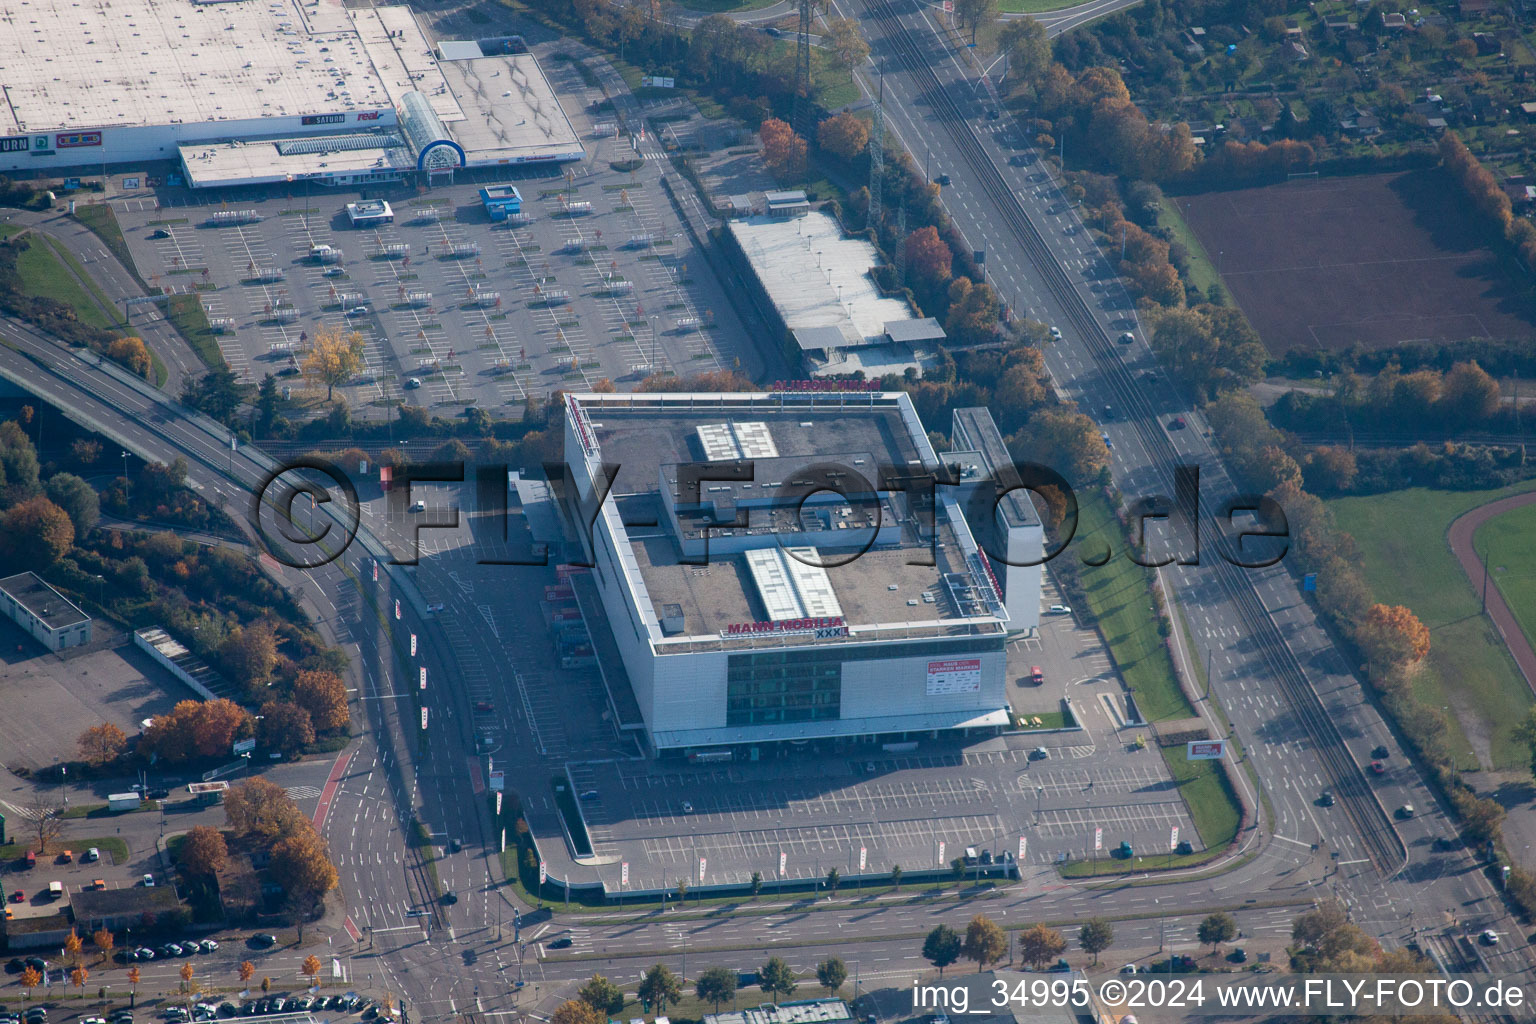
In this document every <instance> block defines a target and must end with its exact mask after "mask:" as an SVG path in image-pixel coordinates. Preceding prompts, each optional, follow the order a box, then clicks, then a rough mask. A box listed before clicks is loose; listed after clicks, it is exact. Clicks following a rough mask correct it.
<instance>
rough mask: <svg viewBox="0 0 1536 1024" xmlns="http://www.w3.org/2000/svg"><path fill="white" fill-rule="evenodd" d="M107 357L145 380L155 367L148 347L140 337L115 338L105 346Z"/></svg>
mask: <svg viewBox="0 0 1536 1024" xmlns="http://www.w3.org/2000/svg"><path fill="white" fill-rule="evenodd" d="M107 358H108V359H111V360H112V361H113V362H115V363H118V364H120V365H122V366H123V367H125V368H126V369H128V370H129V371H131V372H133V373H136V374H138V375H139V376H140V377H143V378H144V379H145V380H148V379H149V375H150V373H151V372H152V371H153V370H154V368H155V361H154V359H152V358H151V357H150V354H149V349H148V348H146V347H145V345H144V340H143V339H142V338H117V339H114V340H113V342H112V344H110V345H108V346H107Z"/></svg>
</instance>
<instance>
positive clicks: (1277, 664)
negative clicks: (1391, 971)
mask: <svg viewBox="0 0 1536 1024" xmlns="http://www.w3.org/2000/svg"><path fill="white" fill-rule="evenodd" d="M866 7H867V9H868V11H869V13H870V14H871V15H872V16H873V17H874V18H875V20H876V21H877V22H878V23H880V24H882V25H884V26H885V27H886V29H887V35H886V38H887V39H888V40H889V41H890V42H891V43H892V44H893V45H894V46H895V48H896V57H897V59H898V60H899V61H900V62H901V64H902V65H903V66H904V67H905V68H906V69H907V70H908V71H910V72H911V73H912V74H913V75H915V76H916V78H917V81H918V82H919V88H918V90H917V92H918V94H919V95H922V94H927V95H928V96H930V97H931V98H932V102H933V104H934V108H935V112H936V113H937V114H938V117H939V121H940V124H941V125H942V126H943V128H944V132H945V134H947V135H948V136H949V137H950V139H951V141H952V142H953V143H954V153H955V155H957V156H959V157H960V159H961V160H963V161H964V162H965V164H966V166H967V167H969V168H970V170H971V173H972V174H973V175H974V177H975V180H976V181H977V182H979V183H980V185H981V188H982V190H983V192H985V193H986V195H987V198H988V199H990V200H991V201H992V203H993V204H994V205H995V206H996V208H997V211H998V213H999V214H1000V216H1001V218H1002V225H1001V226H1003V227H1006V228H1007V229H1008V230H1009V231H1010V232H1012V234H1013V236H1014V237H1015V238H1016V239H1018V241H1019V243H1020V245H1022V246H1023V247H1024V250H1025V252H1026V254H1027V255H1028V256H1029V259H1030V262H1031V263H1032V264H1033V265H1034V267H1035V269H1036V271H1037V272H1038V273H1039V275H1040V277H1041V280H1042V283H1043V284H1044V285H1045V287H1046V288H1047V289H1048V290H1049V292H1050V293H1051V296H1052V297H1053V298H1054V299H1055V300H1056V302H1057V303H1058V304H1059V305H1060V306H1061V308H1062V309H1063V310H1064V311H1065V313H1066V315H1067V318H1068V320H1069V321H1070V322H1071V324H1072V326H1073V327H1074V328H1075V329H1076V330H1077V331H1078V333H1079V334H1081V336H1082V337H1083V339H1084V341H1085V342H1086V343H1087V345H1088V349H1089V352H1090V353H1091V354H1092V356H1093V359H1094V363H1095V364H1096V366H1097V367H1098V369H1099V370H1100V371H1101V372H1102V373H1103V375H1104V379H1105V381H1106V382H1107V383H1108V385H1109V386H1110V387H1111V388H1112V389H1113V392H1114V396H1115V399H1116V401H1117V402H1118V403H1119V404H1120V406H1121V407H1122V408H1124V409H1125V410H1126V411H1127V412H1128V413H1129V418H1130V422H1131V423H1132V425H1133V426H1134V429H1135V430H1136V432H1137V434H1138V436H1139V437H1140V438H1141V441H1142V444H1143V445H1145V446H1146V449H1147V451H1148V453H1149V454H1151V455H1152V457H1153V458H1154V459H1155V460H1157V461H1159V462H1162V463H1163V464H1165V465H1170V466H1172V465H1176V464H1177V463H1178V462H1179V461H1180V458H1179V455H1178V452H1177V451H1176V450H1175V449H1174V447H1173V444H1172V442H1170V441H1169V440H1168V437H1167V435H1166V434H1164V432H1163V430H1162V428H1161V426H1160V425H1159V421H1158V418H1157V416H1156V410H1154V409H1153V408H1152V404H1151V402H1150V401H1149V400H1148V398H1147V397H1146V395H1144V394H1143V393H1142V392H1141V391H1140V390H1139V389H1138V388H1137V387H1136V386H1135V382H1134V380H1133V379H1132V376H1131V374H1130V372H1129V371H1128V370H1127V369H1126V368H1125V366H1124V364H1123V363H1122V362H1121V359H1120V356H1119V354H1118V352H1117V346H1116V345H1115V344H1114V342H1113V341H1112V340H1111V339H1110V337H1109V335H1108V333H1107V332H1106V331H1105V330H1104V328H1103V327H1102V326H1101V325H1100V324H1099V322H1098V321H1097V320H1096V319H1095V318H1094V316H1093V313H1092V311H1091V310H1090V309H1089V308H1088V306H1087V304H1086V303H1085V302H1084V301H1083V298H1082V296H1081V294H1080V293H1079V292H1078V291H1077V289H1076V288H1074V287H1073V284H1072V282H1071V280H1069V279H1068V277H1067V274H1066V271H1064V270H1063V269H1062V267H1061V265H1060V263H1059V262H1058V261H1057V260H1056V258H1055V256H1054V254H1053V253H1052V252H1051V250H1050V247H1049V246H1047V245H1046V243H1045V239H1044V238H1043V237H1042V236H1041V235H1040V232H1039V231H1038V229H1036V227H1035V226H1034V224H1033V223H1032V222H1031V221H1030V219H1029V216H1028V215H1027V214H1026V213H1025V212H1024V209H1023V207H1022V206H1021V205H1020V204H1019V202H1018V199H1017V198H1016V197H1015V196H1014V194H1013V191H1012V189H1011V188H1009V186H1008V183H1007V182H1006V181H1004V180H1003V176H1002V174H1000V173H999V172H998V169H997V166H996V165H995V164H994V163H993V161H992V160H991V158H990V157H988V156H987V153H986V151H985V150H984V149H982V146H981V142H980V141H979V140H978V139H977V138H976V134H975V132H974V131H973V130H972V128H971V126H970V122H969V121H968V120H967V119H966V117H965V115H964V114H963V113H962V111H961V110H960V105H959V104H958V103H957V102H956V101H955V99H954V97H953V96H952V95H951V94H950V92H949V90H948V89H947V88H946V87H945V86H944V84H943V83H942V82H941V81H940V80H939V76H938V74H937V73H936V72H935V71H934V69H933V61H932V60H931V59H930V58H929V57H928V56H926V55H925V54H924V53H923V51H922V49H921V47H919V45H918V44H917V42H916V40H915V39H914V38H913V35H912V32H911V30H909V29H908V28H907V26H906V25H905V24H904V23H903V22H902V21H901V19H900V17H898V15H897V11H896V8H895V6H894V4H893V3H892V0H866ZM936 42H937V41H936ZM1199 513H1200V515H1201V517H1202V518H1205V517H1210V518H1209V520H1208V521H1211V522H1216V521H1219V520H1218V519H1217V514H1218V510H1216V509H1214V508H1213V507H1212V506H1211V504H1210V502H1208V501H1207V500H1205V499H1204V498H1203V497H1202V498H1201V500H1200V509H1199ZM1211 565H1212V566H1214V568H1213V571H1214V572H1215V573H1216V575H1217V578H1218V582H1219V583H1220V585H1221V588H1222V591H1223V593H1225V594H1226V596H1227V598H1228V600H1230V601H1231V602H1232V603H1233V605H1234V606H1235V607H1236V608H1237V610H1238V613H1239V615H1240V616H1241V618H1242V620H1243V625H1244V627H1245V628H1246V629H1247V631H1248V633H1249V634H1250V636H1251V637H1252V639H1253V640H1254V642H1255V643H1256V645H1257V649H1258V651H1259V653H1260V656H1261V657H1263V659H1264V661H1265V664H1266V665H1267V666H1268V668H1269V670H1270V674H1271V675H1272V676H1273V678H1274V679H1275V681H1276V682H1277V683H1278V685H1279V687H1280V690H1281V692H1282V693H1283V694H1284V695H1285V698H1286V703H1287V704H1288V706H1289V707H1290V710H1291V712H1292V713H1293V714H1294V715H1295V716H1296V718H1297V720H1298V721H1299V722H1300V724H1301V725H1302V726H1303V727H1304V729H1305V730H1306V734H1307V736H1308V738H1309V739H1310V740H1311V741H1312V744H1313V746H1314V748H1315V749H1316V751H1317V756H1318V759H1319V760H1320V762H1321V763H1322V766H1323V770H1324V772H1325V773H1326V774H1327V777H1328V780H1329V782H1330V783H1331V784H1332V786H1333V790H1334V793H1335V795H1336V797H1337V798H1338V804H1339V806H1340V808H1341V809H1342V810H1343V811H1344V813H1345V815H1346V816H1347V817H1348V818H1349V820H1350V822H1351V824H1352V825H1353V826H1354V828H1355V831H1356V833H1357V834H1358V835H1359V836H1360V839H1361V842H1362V843H1363V845H1364V848H1365V851H1366V853H1367V855H1368V856H1369V857H1370V859H1371V861H1372V863H1374V864H1375V866H1376V868H1377V870H1378V871H1380V872H1381V873H1382V874H1383V875H1384V876H1391V875H1394V874H1396V873H1397V872H1398V871H1400V870H1401V869H1402V868H1403V866H1404V865H1405V864H1406V862H1407V850H1406V848H1405V847H1404V846H1403V843H1402V841H1401V839H1399V837H1398V835H1397V832H1396V830H1395V829H1393V828H1392V825H1391V822H1390V821H1389V820H1388V818H1387V815H1386V812H1385V810H1384V809H1383V808H1382V806H1381V803H1380V802H1379V801H1378V800H1377V799H1376V795H1375V793H1373V792H1372V791H1371V790H1370V788H1369V786H1368V785H1367V784H1366V780H1365V775H1364V773H1363V772H1362V771H1361V768H1360V765H1359V764H1358V763H1357V762H1356V761H1355V760H1354V758H1353V757H1352V756H1351V755H1350V752H1349V749H1348V747H1347V746H1346V745H1345V743H1344V738H1343V736H1342V735H1341V734H1340V732H1339V730H1338V727H1337V726H1336V725H1335V724H1334V723H1333V720H1332V719H1331V718H1330V717H1329V715H1328V712H1327V709H1326V708H1325V707H1324V706H1323V703H1322V700H1321V699H1320V698H1319V697H1318V696H1317V693H1316V691H1315V690H1313V689H1312V685H1311V684H1310V683H1309V682H1308V681H1307V677H1306V673H1305V672H1304V671H1303V670H1302V668H1301V664H1300V663H1299V662H1298V661H1297V659H1296V655H1295V654H1294V653H1293V652H1292V651H1291V649H1290V647H1289V646H1288V645H1287V644H1286V642H1285V638H1284V637H1283V636H1281V634H1280V630H1279V628H1278V627H1277V626H1276V625H1275V622H1274V620H1273V619H1272V618H1271V617H1270V614H1269V612H1268V610H1267V609H1266V608H1265V607H1264V605H1263V602H1262V601H1261V600H1260V599H1259V595H1258V593H1257V591H1256V590H1255V589H1254V586H1253V584H1252V582H1250V581H1249V580H1248V579H1247V578H1246V577H1245V576H1244V575H1243V572H1244V571H1245V570H1242V569H1239V568H1238V567H1236V566H1233V565H1231V564H1230V563H1228V562H1227V561H1226V560H1225V559H1215V560H1213V561H1212V562H1211Z"/></svg>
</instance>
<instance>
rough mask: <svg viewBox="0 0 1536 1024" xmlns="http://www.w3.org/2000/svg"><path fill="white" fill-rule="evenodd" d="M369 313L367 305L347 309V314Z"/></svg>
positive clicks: (362, 314) (360, 314)
mask: <svg viewBox="0 0 1536 1024" xmlns="http://www.w3.org/2000/svg"><path fill="white" fill-rule="evenodd" d="M367 315H368V307H367V306H353V307H352V308H351V309H349V310H347V316H367Z"/></svg>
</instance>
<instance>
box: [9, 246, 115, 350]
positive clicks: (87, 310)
mask: <svg viewBox="0 0 1536 1024" xmlns="http://www.w3.org/2000/svg"><path fill="white" fill-rule="evenodd" d="M27 240H28V241H29V242H31V244H30V245H28V246H27V248H26V250H25V251H24V252H22V254H21V255H20V256H18V257H17V258H16V273H17V274H18V275H19V276H20V277H21V286H22V288H23V289H25V291H26V293H27V294H28V295H38V296H42V297H44V298H49V299H55V300H57V301H59V302H62V303H64V304H65V305H66V306H69V307H70V308H72V309H73V310H74V311H75V315H76V316H78V317H79V318H80V321H81V323H86V324H90V325H91V326H92V327H99V328H101V329H102V330H104V331H110V330H115V329H116V328H117V326H118V324H117V320H116V318H115V317H112V316H110V315H109V314H108V313H107V312H106V311H105V310H103V309H102V305H105V306H106V308H107V309H111V308H112V306H111V303H110V302H109V301H108V300H107V299H106V297H105V296H103V295H100V293H99V292H94V291H93V289H90V288H87V287H84V286H82V285H81V284H80V281H79V280H77V279H76V278H75V275H74V274H72V273H71V272H70V270H71V267H70V266H69V264H70V263H74V259H73V258H72V257H71V256H70V255H69V254H68V253H67V252H62V251H61V250H60V249H58V248H56V247H55V246H54V244H53V242H52V241H51V240H50V239H48V238H47V237H45V236H43V235H39V234H36V233H34V234H31V235H28V236H27ZM66 261H68V262H66ZM75 265H76V266H78V264H75ZM81 273H82V275H84V272H83V271H82V272H81ZM84 279H85V280H87V281H89V280H90V277H89V276H88V275H84Z"/></svg>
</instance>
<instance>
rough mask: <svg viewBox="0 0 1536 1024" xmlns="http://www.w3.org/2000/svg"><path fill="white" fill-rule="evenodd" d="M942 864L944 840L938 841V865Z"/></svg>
mask: <svg viewBox="0 0 1536 1024" xmlns="http://www.w3.org/2000/svg"><path fill="white" fill-rule="evenodd" d="M943 863H944V840H942V839H940V840H939V864H940V865H942V864H943Z"/></svg>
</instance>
